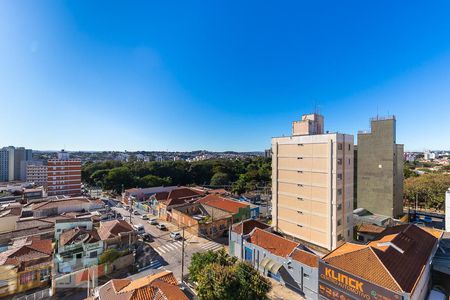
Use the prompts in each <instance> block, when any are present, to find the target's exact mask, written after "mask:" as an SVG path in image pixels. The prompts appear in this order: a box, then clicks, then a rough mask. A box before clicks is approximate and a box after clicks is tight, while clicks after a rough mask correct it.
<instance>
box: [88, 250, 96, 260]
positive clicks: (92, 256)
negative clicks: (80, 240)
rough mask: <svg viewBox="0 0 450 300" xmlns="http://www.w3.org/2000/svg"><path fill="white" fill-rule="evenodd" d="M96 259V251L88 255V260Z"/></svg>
mask: <svg viewBox="0 0 450 300" xmlns="http://www.w3.org/2000/svg"><path fill="white" fill-rule="evenodd" d="M96 257H97V251H92V252H91V253H89V258H96Z"/></svg>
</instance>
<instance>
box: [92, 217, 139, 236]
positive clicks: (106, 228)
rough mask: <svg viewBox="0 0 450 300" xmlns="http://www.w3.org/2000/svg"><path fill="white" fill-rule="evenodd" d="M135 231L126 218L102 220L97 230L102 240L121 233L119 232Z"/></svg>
mask: <svg viewBox="0 0 450 300" xmlns="http://www.w3.org/2000/svg"><path fill="white" fill-rule="evenodd" d="M130 231H133V227H131V225H130V224H128V222H127V221H125V220H112V221H106V222H100V228H99V229H98V230H97V232H98V235H99V237H100V238H101V239H102V240H107V239H109V238H113V237H116V236H118V235H119V233H124V232H130Z"/></svg>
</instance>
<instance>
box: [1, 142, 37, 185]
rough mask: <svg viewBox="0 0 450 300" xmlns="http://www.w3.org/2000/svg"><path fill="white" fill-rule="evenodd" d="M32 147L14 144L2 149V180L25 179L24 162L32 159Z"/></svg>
mask: <svg viewBox="0 0 450 300" xmlns="http://www.w3.org/2000/svg"><path fill="white" fill-rule="evenodd" d="M32 156H33V152H32V150H31V149H25V148H23V147H18V148H14V147H13V146H9V147H4V148H2V149H0V181H14V180H25V176H26V168H24V167H23V166H24V163H23V162H26V161H29V160H31V159H32Z"/></svg>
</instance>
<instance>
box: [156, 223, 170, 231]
mask: <svg viewBox="0 0 450 300" xmlns="http://www.w3.org/2000/svg"><path fill="white" fill-rule="evenodd" d="M156 228H158V229H159V230H167V227H166V225H164V224H158V225H156Z"/></svg>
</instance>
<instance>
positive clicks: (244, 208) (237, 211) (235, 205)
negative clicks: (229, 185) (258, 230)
mask: <svg viewBox="0 0 450 300" xmlns="http://www.w3.org/2000/svg"><path fill="white" fill-rule="evenodd" d="M196 202H197V203H202V204H206V205H209V206H211V207H214V208H217V209H221V210H224V211H226V212H228V213H230V214H231V215H232V218H233V223H237V222H240V221H243V220H247V219H249V218H250V216H251V214H250V205H249V204H248V203H245V202H240V201H236V200H233V199H231V198H228V197H224V196H222V195H219V194H209V195H206V196H205V197H203V198H200V199H198V200H197V201H196Z"/></svg>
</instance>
